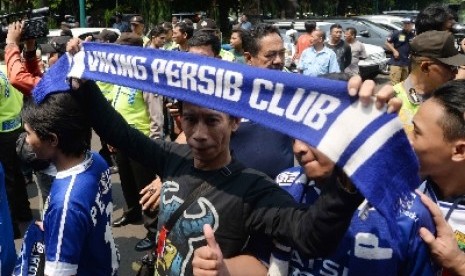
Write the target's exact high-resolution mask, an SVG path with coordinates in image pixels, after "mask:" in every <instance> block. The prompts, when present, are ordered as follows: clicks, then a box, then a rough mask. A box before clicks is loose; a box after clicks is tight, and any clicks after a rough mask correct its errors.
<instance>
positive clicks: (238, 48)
mask: <svg viewBox="0 0 465 276" xmlns="http://www.w3.org/2000/svg"><path fill="white" fill-rule="evenodd" d="M234 51H236V53H239V54H243V53H244V50H243V49H242V48H241V47H237V48H236V47H234Z"/></svg>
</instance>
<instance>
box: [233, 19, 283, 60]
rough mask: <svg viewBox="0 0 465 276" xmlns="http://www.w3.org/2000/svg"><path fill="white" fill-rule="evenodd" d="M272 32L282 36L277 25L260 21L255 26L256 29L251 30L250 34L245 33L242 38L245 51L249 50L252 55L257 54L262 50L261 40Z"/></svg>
mask: <svg viewBox="0 0 465 276" xmlns="http://www.w3.org/2000/svg"><path fill="white" fill-rule="evenodd" d="M270 34H277V35H279V37H281V34H280V33H279V30H278V28H277V27H276V26H273V25H271V24H268V23H260V24H258V25H256V26H255V28H254V29H252V31H251V32H250V35H248V36H247V35H245V36H244V37H243V38H242V48H244V51H245V52H249V53H250V54H251V55H252V56H254V57H255V56H257V54H258V52H259V51H260V45H259V42H260V40H261V39H262V38H263V37H265V36H267V35H270Z"/></svg>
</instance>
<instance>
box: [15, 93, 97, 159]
mask: <svg viewBox="0 0 465 276" xmlns="http://www.w3.org/2000/svg"><path fill="white" fill-rule="evenodd" d="M22 118H23V121H24V127H25V129H26V132H27V138H26V141H27V143H28V144H30V145H31V147H32V150H33V151H34V152H35V153H36V154H37V157H38V158H40V159H51V160H54V159H55V158H56V156H57V154H58V153H61V154H63V155H65V156H70V157H79V156H80V155H82V154H83V153H84V152H85V151H87V150H88V149H90V140H91V135H92V133H91V127H90V123H89V120H88V118H87V116H86V114H85V113H84V111H83V110H82V109H81V108H80V106H79V104H78V103H77V102H76V101H75V99H74V98H73V96H72V95H71V94H69V93H58V94H51V95H49V96H47V98H46V99H45V100H44V101H43V102H42V103H40V104H36V103H34V101H27V102H26V103H25V106H24V108H23V111H22Z"/></svg>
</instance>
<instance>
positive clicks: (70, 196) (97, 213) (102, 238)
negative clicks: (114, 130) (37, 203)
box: [44, 152, 119, 276]
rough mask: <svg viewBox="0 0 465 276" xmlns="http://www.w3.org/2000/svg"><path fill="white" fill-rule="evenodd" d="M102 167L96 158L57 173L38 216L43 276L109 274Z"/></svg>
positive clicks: (108, 207) (106, 182) (114, 257)
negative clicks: (40, 218) (42, 235)
mask: <svg viewBox="0 0 465 276" xmlns="http://www.w3.org/2000/svg"><path fill="white" fill-rule="evenodd" d="M109 173H110V172H109V170H108V166H107V164H106V162H105V161H104V159H103V158H102V157H101V156H100V155H98V154H97V153H90V152H89V153H88V154H86V159H85V161H84V162H82V163H81V164H79V165H77V166H74V167H72V168H70V169H68V170H65V171H61V172H58V173H57V175H56V179H55V181H54V182H53V185H52V189H51V190H50V195H49V199H48V202H49V205H48V208H47V210H46V211H45V215H44V231H45V253H46V255H45V258H46V263H45V274H46V275H89V276H94V275H115V274H116V271H117V269H118V265H119V252H118V250H117V248H116V246H115V241H114V238H113V233H112V229H111V226H110V225H111V224H110V223H111V215H112V212H113V202H112V194H111V181H110V174H109Z"/></svg>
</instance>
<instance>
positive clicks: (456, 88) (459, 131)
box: [430, 80, 465, 141]
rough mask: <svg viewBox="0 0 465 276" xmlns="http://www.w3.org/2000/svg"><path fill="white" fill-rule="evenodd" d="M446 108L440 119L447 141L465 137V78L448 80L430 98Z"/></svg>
mask: <svg viewBox="0 0 465 276" xmlns="http://www.w3.org/2000/svg"><path fill="white" fill-rule="evenodd" d="M430 99H431V100H433V101H436V102H437V103H439V104H440V105H441V106H442V107H443V108H444V111H445V112H444V116H443V118H442V119H441V120H440V121H439V124H440V125H441V126H442V129H443V131H444V138H445V139H446V140H447V141H453V140H456V139H465V119H464V115H465V80H452V81H448V82H446V83H445V84H443V85H442V86H440V87H438V88H437V89H436V90H435V91H434V92H433V95H432V97H431V98H430Z"/></svg>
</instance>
